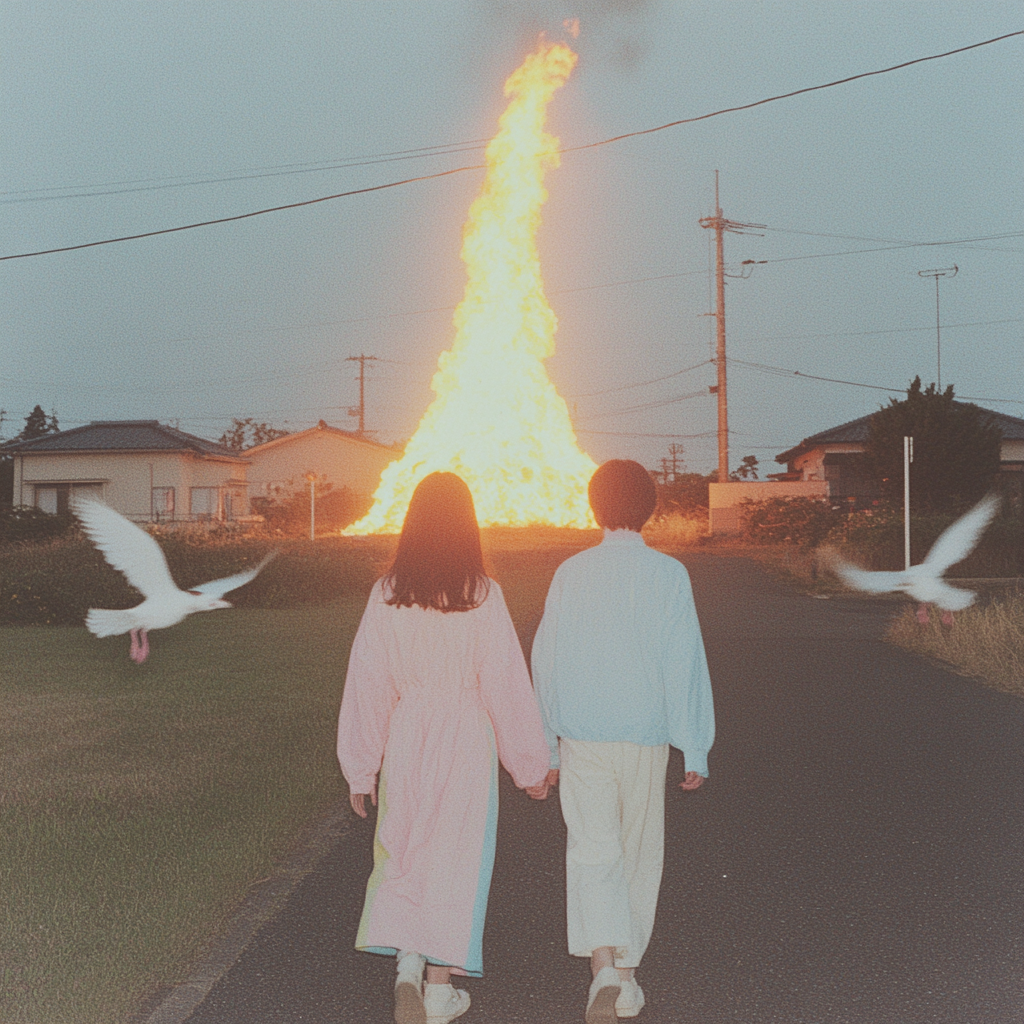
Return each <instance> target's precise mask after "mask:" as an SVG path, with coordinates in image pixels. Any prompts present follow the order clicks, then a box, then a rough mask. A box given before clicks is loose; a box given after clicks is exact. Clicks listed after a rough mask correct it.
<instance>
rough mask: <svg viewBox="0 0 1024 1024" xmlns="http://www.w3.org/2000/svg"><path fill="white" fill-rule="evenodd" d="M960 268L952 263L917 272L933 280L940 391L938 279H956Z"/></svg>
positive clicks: (940, 356)
mask: <svg viewBox="0 0 1024 1024" xmlns="http://www.w3.org/2000/svg"><path fill="white" fill-rule="evenodd" d="M959 269H960V268H959V267H958V266H957V265H956V264H955V263H954V264H953V266H951V267H943V268H942V269H941V270H919V271H918V272H917V276H918V277H934V278H935V363H936V377H937V378H938V379H937V380H936V387H938V389H939V391H940V392H941V391H942V333H941V330H940V328H939V278H940V277H956V275H957V271H958V270H959Z"/></svg>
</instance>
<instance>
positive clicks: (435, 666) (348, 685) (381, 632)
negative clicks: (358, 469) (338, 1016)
mask: <svg viewBox="0 0 1024 1024" xmlns="http://www.w3.org/2000/svg"><path fill="white" fill-rule="evenodd" d="M499 760H500V762H501V764H502V765H504V767H505V768H506V769H507V770H508V772H509V773H510V774H511V776H512V778H513V780H514V781H515V783H516V785H517V786H519V787H521V788H523V787H526V786H534V785H537V784H538V783H540V782H541V781H543V779H544V778H545V776H546V774H547V770H548V766H549V761H550V755H549V752H548V748H547V744H546V742H545V739H544V731H543V726H542V724H541V718H540V711H539V709H538V705H537V700H536V698H535V696H534V693H533V687H532V685H531V683H530V677H529V673H528V671H527V668H526V662H525V660H524V658H523V653H522V649H521V648H520V646H519V639H518V637H517V636H516V632H515V628H514V627H513V625H512V620H511V618H510V617H509V614H508V609H507V607H506V605H505V599H504V596H503V595H502V592H501V588H500V587H499V586H498V584H497V583H495V582H493V581H491V583H490V590H489V592H488V595H487V597H486V599H485V600H484V601H483V602H482V603H481V604H480V606H479V607H477V608H474V609H472V610H470V611H465V612H440V611H437V610H435V609H424V608H419V607H412V608H399V607H396V606H392V605H388V604H386V603H385V600H384V594H383V591H382V582H381V581H378V582H377V583H376V584H375V585H374V588H373V592H372V593H371V595H370V600H369V603H368V604H367V606H366V611H365V612H364V613H363V618H362V621H361V623H360V625H359V630H358V632H357V634H356V638H355V641H354V642H353V645H352V653H351V655H350V658H349V665H348V673H347V676H346V679H345V692H344V695H343V698H342V702H341V712H340V715H339V719H338V761H339V763H340V764H341V769H342V772H343V773H344V775H345V778H346V780H347V781H348V784H349V787H350V789H351V791H352V792H353V793H369V792H370V788H371V786H372V784H373V781H374V779H375V777H376V776H377V774H378V772H379V773H380V778H379V784H378V809H377V831H376V835H375V838H374V866H373V872H372V874H371V875H370V879H369V881H368V883H367V886H366V901H365V904H364V906H363V914H362V919H361V920H360V923H359V930H358V933H357V936H356V948H357V949H361V950H367V951H369V952H376V953H386V954H394V953H395V952H396V951H397V950H399V949H407V950H415V951H416V952H418V953H421V954H423V955H424V956H425V957H426V958H427V960H428V962H432V963H436V964H441V965H447V966H449V967H452V968H453V973H457V974H467V975H470V976H474V977H477V976H480V975H481V974H482V973H483V957H482V942H483V927H484V919H485V916H486V911H487V896H488V892H489V889H490V882H491V871H492V868H493V864H494V845H495V838H496V834H497V824H498V762H499Z"/></svg>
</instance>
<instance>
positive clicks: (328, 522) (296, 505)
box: [250, 484, 372, 537]
mask: <svg viewBox="0 0 1024 1024" xmlns="http://www.w3.org/2000/svg"><path fill="white" fill-rule="evenodd" d="M321 486H323V485H321ZM250 504H251V506H252V510H253V512H255V513H256V514H257V515H260V516H262V517H263V521H264V523H265V524H266V528H267V530H268V531H269V532H270V533H274V534H277V535H279V536H285V537H308V536H309V520H310V508H309V491H308V490H307V491H297V492H296V493H295V494H292V495H290V496H288V497H287V498H283V499H277V498H252V499H250ZM371 504H372V499H371V498H370V497H368V496H366V495H363V494H356V493H355V492H354V491H351V490H349V488H347V487H339V488H338V489H337V490H334V489H333V488H332V487H331V485H330V484H327V485H326V486H323V491H322V492H321V491H320V490H318V491H317V495H316V516H315V519H316V522H315V526H316V532H317V533H318V534H321V533H336V532H338V531H340V530H343V529H344V528H345V527H346V526H351V525H352V523H354V522H355V521H356V520H357V519H360V518H361V517H362V516H364V515H365V514H366V513H367V512H369V510H370V505H371Z"/></svg>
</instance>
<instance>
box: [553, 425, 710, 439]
mask: <svg viewBox="0 0 1024 1024" xmlns="http://www.w3.org/2000/svg"><path fill="white" fill-rule="evenodd" d="M573 429H574V430H575V432H576V433H577V434H600V435H602V436H603V437H668V438H674V439H676V440H681V441H695V440H698V439H700V438H707V437H714V436H715V431H713V430H711V431H707V430H706V431H705V432H704V433H703V434H635V433H628V432H625V431H621V430H586V429H585V428H583V427H574V428H573Z"/></svg>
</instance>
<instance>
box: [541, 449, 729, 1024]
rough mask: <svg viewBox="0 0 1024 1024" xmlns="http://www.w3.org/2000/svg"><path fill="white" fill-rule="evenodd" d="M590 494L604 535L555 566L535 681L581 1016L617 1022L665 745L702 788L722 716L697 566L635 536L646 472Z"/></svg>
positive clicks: (651, 862) (644, 512)
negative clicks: (554, 785)
mask: <svg viewBox="0 0 1024 1024" xmlns="http://www.w3.org/2000/svg"><path fill="white" fill-rule="evenodd" d="M589 495H590V505H591V508H592V509H593V511H594V517H595V518H596V519H597V522H598V525H599V526H601V527H603V529H604V539H603V540H602V542H601V543H600V544H599V545H598V546H597V547H594V548H589V549H588V550H586V551H582V552H580V553H579V554H578V555H574V556H573V557H572V558H570V559H568V560H567V561H565V562H563V563H562V564H561V565H560V566H559V567H558V571H557V572H556V573H555V577H554V579H553V580H552V582H551V588H550V590H549V591H548V596H547V600H546V602H545V606H544V617H543V619H542V620H541V624H540V627H539V629H538V630H537V636H536V639H535V640H534V644H533V681H534V686H535V688H536V690H537V695H538V697H539V699H540V704H541V712H542V716H543V718H544V726H545V731H546V733H547V737H548V744H549V746H550V747H551V752H552V764H559V758H560V780H559V781H560V786H559V788H560V795H561V802H562V813H563V816H564V817H565V823H566V827H567V829H568V843H567V850H566V881H567V917H568V939H569V952H570V954H572V955H573V956H587V957H590V960H591V971H592V974H593V979H594V980H593V983H592V985H591V986H590V992H589V995H588V1000H587V1010H586V1021H587V1024H614V1021H615V1020H616V1018H617V1017H635V1016H636V1015H637V1014H638V1013H639V1012H640V1010H641V1008H642V1007H643V1005H644V995H643V992H642V990H641V989H640V986H639V985H638V984H637V983H636V979H635V977H634V971H635V969H636V967H637V966H639V964H640V960H641V959H642V957H643V954H644V952H645V950H646V948H647V944H648V942H649V941H650V937H651V931H652V929H653V927H654V915H655V910H656V907H657V902H658V890H659V888H660V886H661V873H662V864H663V862H664V848H665V843H664V832H665V773H666V767H667V764H668V748H669V744H671V745H672V746H674V747H677V748H678V749H680V750H682V751H683V755H684V758H685V767H686V776H685V779H684V780H683V782H682V783H681V784H680V785H681V786H682V788H683V789H689V790H692V789H697V788H698V787H699V786H700V785H701V784H702V783H703V781H704V778H705V777H706V776H707V774H708V769H707V755H708V751H709V750H710V749H711V744H712V742H713V740H714V732H715V724H714V706H713V701H712V695H711V680H710V677H709V675H708V667H707V659H706V657H705V654H704V643H703V640H702V639H701V634H700V624H699V622H698V621H697V612H696V608H695V607H694V603H693V593H692V590H691V588H690V578H689V575H688V574H687V572H686V569H685V568H684V567H683V566H682V565H681V564H680V563H679V562H678V561H677V560H676V559H674V558H670V557H669V556H667V555H664V554H661V553H660V552H657V551H654V550H652V549H651V548H649V547H647V545H646V544H645V543H644V540H643V537H641V535H640V530H641V529H642V528H643V525H644V523H646V522H647V520H648V519H649V518H650V517H651V514H652V513H653V512H654V506H655V504H656V500H657V494H656V491H655V487H654V483H653V481H652V480H651V478H650V475H649V474H648V473H647V471H646V470H645V469H644V468H643V467H642V466H641V465H639V464H638V463H636V462H632V461H630V460H624V459H613V460H612V461H610V462H606V463H604V465H602V466H601V467H599V468H598V470H597V472H595V473H594V476H593V477H592V478H591V481H590V488H589ZM552 781H554V779H553V778H552Z"/></svg>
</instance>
